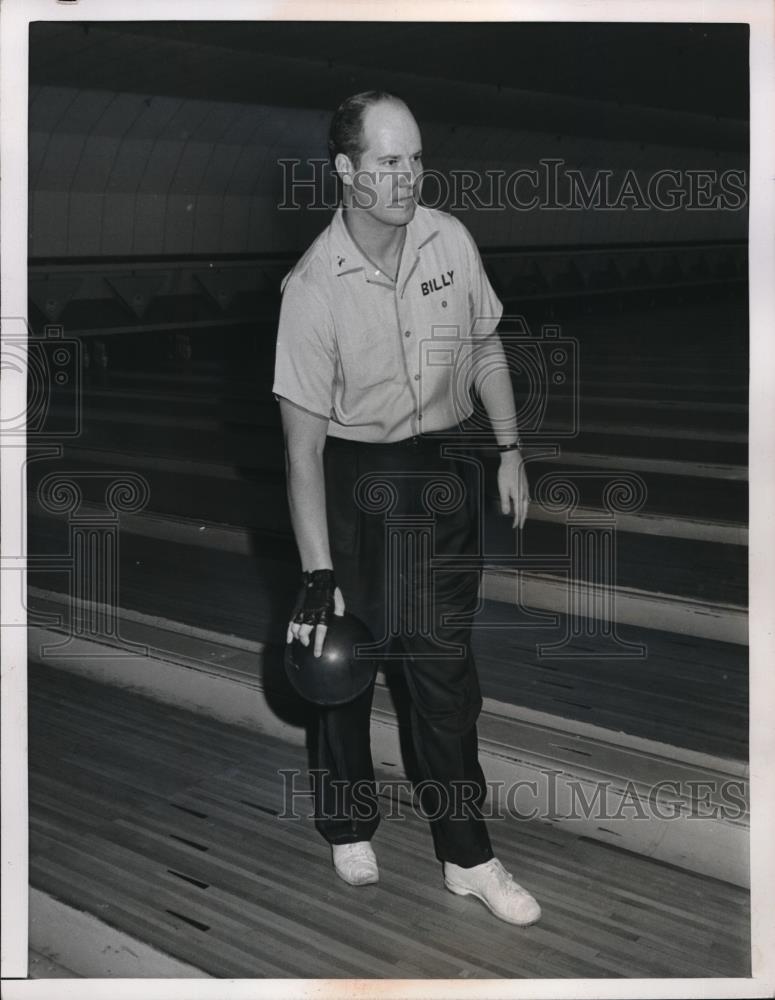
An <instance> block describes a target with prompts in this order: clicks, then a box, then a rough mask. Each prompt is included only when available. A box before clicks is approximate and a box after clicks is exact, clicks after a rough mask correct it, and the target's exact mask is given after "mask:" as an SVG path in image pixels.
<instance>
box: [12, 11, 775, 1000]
mask: <svg viewBox="0 0 775 1000" xmlns="http://www.w3.org/2000/svg"><path fill="white" fill-rule="evenodd" d="M774 14H775V3H774V2H773V0H608V2H606V0H541V2H536V0H512V2H505V0H500V2H499V0H477V2H476V3H473V2H470V0H425V2H416V3H412V2H409V0H343V2H339V3H337V4H336V5H334V4H330V3H323V2H321V0H286V2H275V3H273V2H270V0H152V2H143V0H133V2H132V0H77V2H71V3H66V4H65V3H59V2H57V0H0V177H1V178H2V184H0V231H1V234H2V238H1V240H0V277H1V279H2V280H1V281H0V316H2V317H9V318H13V317H25V316H26V310H27V210H28V201H27V103H28V102H27V89H28V77H27V65H28V25H29V22H31V21H37V20H45V21H53V20H61V21H94V22H97V21H124V20H141V21H155V20H162V21H164V20H173V21H174V20H212V21H219V20H294V21H295V20H330V21H340V20H341V21H346V20H363V21H366V20H374V21H380V20H386V21H389V20H396V21H434V20H436V21H474V22H476V21H499V20H505V21H512V20H519V21H584V22H597V21H620V22H660V21H661V22H700V23H701V22H707V23H723V22H727V23H729V22H733V23H745V22H748V24H749V25H750V69H751V77H750V79H751V92H750V96H751V106H750V111H751V118H750V121H751V169H750V188H749V212H750V230H749V236H750V242H749V251H750V346H751V362H750V365H751V379H750V480H749V482H750V496H751V499H750V531H749V538H750V544H749V558H750V562H749V578H750V604H749V608H750V611H749V622H750V679H751V700H750V704H751V723H750V736H751V757H750V759H751V764H750V774H751V869H752V878H751V912H752V921H751V934H752V963H753V964H752V969H753V978H751V979H747V978H740V979H715V978H714V979H615V980H608V979H604V980H603V979H600V980H585V979H561V980H550V979H546V980H544V979H540V980H499V979H493V980H484V981H478V982H461V981H458V980H411V981H410V980H364V981H352V980H284V979H283V980H224V979H213V980H162V979H137V980H126V979H110V980H87V979H73V980H67V979H57V980H27V979H26V978H24V977H26V975H27V919H28V884H27V860H28V854H27V757H26V740H27V730H26V712H27V687H26V656H27V641H26V629H25V624H26V613H25V609H24V606H23V602H22V591H21V588H20V585H19V579H21V574H19V573H18V572H17V571H15V570H14V571H8V572H2V573H0V609H2V630H1V632H2V634H1V635H0V642H1V646H0V653H1V662H2V687H1V689H0V697H1V698H2V701H1V703H0V711H1V713H2V714H1V716H0V723H1V724H2V733H1V735H2V744H1V746H0V750H1V751H2V793H1V795H2V797H1V798H0V807H1V808H2V819H3V827H2V857H1V858H0V877H1V878H2V897H1V900H0V916H1V917H2V966H1V968H0V972H1V973H2V976H3V988H2V993H3V996H5V997H7V998H8V1000H15V998H17V997H19V998H27V997H29V998H37V997H52V996H56V997H61V998H62V1000H66V998H69V997H73V998H75V997H78V998H79V1000H81V998H84V1000H85V998H89V997H106V996H110V997H111V998H115V1000H122V998H125V997H132V998H134V997H143V998H151V997H153V998H159V1000H162V998H165V1000H166V998H167V997H170V998H173V997H174V998H185V1000H198V998H200V997H201V998H211V997H212V998H216V997H217V998H218V1000H224V998H228V1000H231V998H235V1000H236V998H242V997H250V998H253V997H256V996H267V997H275V998H285V997H315V998H320V1000H322V998H328V997H331V998H334V997H336V998H341V997H345V996H347V997H364V998H365V997H369V998H373V997H384V998H387V997H401V998H405V997H417V998H420V997H423V998H426V997H427V998H430V997H440V998H441V997H443V998H453V997H466V998H468V997H487V998H500V997H504V998H505V997H515V998H516V997H547V998H549V997H551V998H562V997H582V996H583V997H593V996H594V997H617V998H619V997H622V998H624V997H633V998H636V997H638V998H639V997H644V998H645V997H762V996H773V995H775V855H774V853H773V843H774V842H775V835H774V834H773V831H775V798H774V797H773V787H772V786H773V782H772V780H771V774H772V772H773V767H775V726H774V725H773V722H772V719H773V717H775V684H773V682H772V679H771V676H770V673H771V665H772V664H774V663H775V624H774V620H775V615H774V614H773V609H775V587H773V564H775V436H774V435H773V429H775V391H773V387H774V385H775V383H774V376H775V347H773V339H775V195H774V192H773V185H774V184H775V180H774V178H773V164H775V128H773V121H774V120H775V119H774V117H773V115H774V112H775V101H773V95H775V16H774ZM723 71H724V67H721V66H720V67H719V73H723ZM10 325H13V323H12V321H10ZM15 332H16V330H15V329H14V330H11V329H9V320H3V328H2V333H3V337H4V338H5V337H6V336H8V335H10V336H13V335H14V333H15ZM4 348H5V345H4ZM5 359H6V355H5V350H4V353H3V364H2V376H3V377H2V394H0V418H2V420H3V421H5V420H10V419H12V417H13V416H14V415H16V414H19V413H22V412H24V409H25V406H26V379H25V378H24V373H19V372H13V371H12V370H11V368H8V369H7V368H6V364H5ZM24 456H25V449H24V447H21V446H15V447H14V446H10V445H9V444H8V442H7V441H6V442H2V441H1V440H0V503H1V505H2V534H1V535H0V537H1V538H2V545H3V558H4V560H7V559H9V558H11V557H13V556H14V555H17V554H21V553H23V552H24V551H26V537H25V525H24V521H23V516H24V506H23V489H22V486H23V482H22V469H23V462H24Z"/></svg>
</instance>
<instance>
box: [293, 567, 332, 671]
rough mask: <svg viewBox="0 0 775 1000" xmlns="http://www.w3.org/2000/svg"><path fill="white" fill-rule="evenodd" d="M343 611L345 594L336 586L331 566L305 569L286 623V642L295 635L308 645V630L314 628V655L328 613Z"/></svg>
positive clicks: (320, 646)
mask: <svg viewBox="0 0 775 1000" xmlns="http://www.w3.org/2000/svg"><path fill="white" fill-rule="evenodd" d="M344 611H345V604H344V597H343V596H342V591H341V590H340V589H339V587H337V586H336V581H335V580H334V573H333V570H330V569H318V570H313V571H312V572H310V573H306V572H305V574H304V580H303V583H302V589H301V591H300V593H299V597H298V600H297V602H296V609H295V612H294V614H293V617H292V618H291V621H290V622H289V623H288V631H287V634H286V642H293V640H294V639H298V640H299V642H301V644H302V645H303V646H308V645H309V642H310V634H311V633H312V631H313V630H314V632H315V639H314V642H315V646H314V650H313V653H314V655H315V656H320V655H321V653H322V652H323V644H324V642H325V639H326V633H327V632H328V623H329V621H330V617H331V614H332V613H333V614H335V615H339V616H340V617H341V616H342V615H343V614H344Z"/></svg>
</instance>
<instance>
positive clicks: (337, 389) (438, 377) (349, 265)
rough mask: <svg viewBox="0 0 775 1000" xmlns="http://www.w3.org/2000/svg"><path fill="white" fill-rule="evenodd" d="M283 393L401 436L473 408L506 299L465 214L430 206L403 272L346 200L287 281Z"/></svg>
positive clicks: (363, 435)
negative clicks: (360, 227) (479, 373)
mask: <svg viewBox="0 0 775 1000" xmlns="http://www.w3.org/2000/svg"><path fill="white" fill-rule="evenodd" d="M282 287H283V297H282V304H281V309H280V324H279V330H278V335H277V353H276V360H275V377H274V384H273V386H272V392H273V394H274V396H275V399H277V398H278V397H280V396H282V397H285V398H286V399H288V400H290V401H291V402H292V403H294V404H296V405H297V406H300V407H302V408H303V409H305V410H308V411H309V412H311V413H315V414H317V415H318V416H321V417H324V418H327V419H328V421H329V423H328V427H327V434H328V435H330V436H332V437H338V438H347V439H349V440H356V441H380V442H390V441H400V440H403V439H405V438H409V437H413V436H414V435H416V434H420V433H423V432H429V431H439V430H445V429H446V428H448V427H453V426H454V425H455V424H457V423H459V422H460V421H461V420H464V419H465V418H466V417H468V416H470V415H471V413H472V412H473V399H472V397H471V391H470V390H471V358H472V350H473V347H472V345H473V344H474V343H475V342H476V341H479V340H483V339H485V338H487V337H489V336H490V335H491V334H493V333H494V332H495V330H496V328H497V326H498V321H499V320H500V318H501V315H502V313H503V306H502V305H501V303H500V301H499V300H498V298H497V296H496V295H495V292H494V291H493V289H492V287H491V285H490V282H489V281H488V279H487V276H486V274H485V272H484V268H483V266H482V261H481V258H480V256H479V252H478V250H477V248H476V244H475V243H474V241H473V239H472V237H471V235H470V234H469V232H468V230H467V229H466V228H465V226H464V225H463V224H462V223H461V222H459V221H458V220H457V219H456V218H454V216H451V215H449V214H447V213H446V212H441V211H438V210H436V209H429V208H425V207H423V206H420V205H418V206H417V209H416V212H415V215H414V218H413V219H412V221H411V222H409V223H408V225H407V227H406V239H405V242H404V248H403V252H402V254H401V260H400V266H399V270H398V275H397V277H396V281H395V282H393V281H391V280H390V278H389V277H388V276H387V275H385V274H384V273H382V272H380V271H379V270H377V269H376V267H375V265H374V264H372V263H371V262H370V261H369V260H368V259H367V258H366V257H365V256H364V255H363V253H362V252H361V250H360V249H359V248H358V246H357V245H356V243H355V242H354V241H353V239H352V237H351V236H350V234H349V232H348V230H347V227H346V225H345V223H344V218H343V214H342V209H341V207H340V208H339V209H338V210H337V212H336V214H335V215H334V217H333V219H332V220H331V223H330V224H329V225H328V226H327V228H326V229H325V230H324V231H323V232H322V233H321V234H320V236H318V237H317V239H316V240H315V241H314V242H313V243H312V245H311V246H310V247H309V249H308V250H307V252H306V253H305V254H304V256H303V257H302V258H301V260H300V261H299V262H298V263H297V264H296V266H295V267H294V268H293V269H292V270H291V271H290V272H289V274H287V275H286V276H285V278H284V280H283V286H282Z"/></svg>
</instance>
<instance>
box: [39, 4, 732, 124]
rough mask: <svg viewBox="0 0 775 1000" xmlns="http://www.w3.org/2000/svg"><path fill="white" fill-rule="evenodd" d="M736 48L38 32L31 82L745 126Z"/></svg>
mask: <svg viewBox="0 0 775 1000" xmlns="http://www.w3.org/2000/svg"><path fill="white" fill-rule="evenodd" d="M747 45H748V27H747V25H735V24H725V25H719V24H715V25H714V24H673V25H671V24H639V25H628V24H549V23H546V24H525V23H523V24H518V23H506V24H499V25H497V26H495V25H492V24H484V23H472V24H464V23H412V22H387V23H380V24H379V25H378V26H377V25H375V24H373V23H372V24H369V23H352V22H350V23H347V22H309V23H299V22H278V21H275V22H261V21H250V22H246V21H240V22H233V21H232V22H228V21H226V22H196V21H190V22H185V21H175V22H153V21H137V22H107V21H103V22H91V23H88V22H37V23H35V24H33V25H32V26H31V44H30V80H31V83H33V84H55V85H60V86H61V85H66V86H78V87H82V88H89V87H91V88H95V89H102V88H107V89H111V90H116V89H119V87H121V84H122V82H123V87H121V89H126V90H131V91H134V92H138V91H140V92H147V93H151V94H175V95H180V96H187V97H201V98H205V97H206V98H209V99H214V100H235V101H241V102H250V103H253V102H256V103H275V104H284V105H287V106H296V107H298V106H301V107H321V108H331V107H332V106H335V105H336V104H337V103H338V102H339V100H341V98H342V97H343V96H345V95H346V94H347V93H350V92H352V90H353V89H356V90H357V89H366V88H368V87H372V86H376V87H381V86H386V85H387V84H390V83H392V82H393V81H394V80H395V79H396V77H401V78H403V79H404V80H406V79H407V78H411V79H413V80H414V81H416V83H417V84H418V90H421V87H420V86H419V84H421V82H422V80H423V79H432V80H433V81H434V82H435V83H436V84H437V85H438V84H440V83H442V82H444V81H448V82H449V84H450V86H451V87H452V88H453V89H452V90H451V91H450V92H451V93H452V94H453V95H454V92H455V91H454V88H458V89H459V88H460V87H461V85H466V84H467V85H469V86H470V87H472V88H475V89H476V90H477V92H478V93H479V94H480V95H481V94H489V95H490V100H489V101H487V102H482V101H481V100H479V101H478V102H477V104H478V111H477V115H478V116H480V117H483V118H484V119H485V120H486V119H488V118H489V119H490V120H491V121H494V120H497V114H498V104H499V99H500V98H501V97H503V96H504V95H509V94H514V93H517V92H521V93H524V94H526V93H530V94H533V95H542V96H544V97H545V98H550V97H553V98H555V99H574V100H578V99H582V100H586V101H589V102H600V101H602V102H606V103H607V104H609V105H610V107H611V108H612V109H615V108H617V107H621V108H651V109H663V110H664V111H666V112H679V113H680V112H683V113H687V112H688V113H691V114H694V115H704V116H710V117H712V118H721V119H733V120H738V121H744V120H745V119H747V116H748V58H747ZM280 65H283V66H285V67H286V68H287V70H288V71H287V72H282V73H281V74H280V75H279V77H278V74H277V68H278V66H280ZM482 88H484V89H482ZM412 89H414V88H412ZM464 104H465V102H461V106H460V108H459V109H456V108H455V106H454V101H453V102H452V107H450V108H449V109H447V114H448V115H449V116H450V117H453V116H454V115H455V113H456V111H458V112H459V114H460V116H461V119H462V120H465V118H466V117H467V116H468V113H469V111H470V109H468V108H466V107H464V106H463V105H464ZM597 117H599V115H598V116H597Z"/></svg>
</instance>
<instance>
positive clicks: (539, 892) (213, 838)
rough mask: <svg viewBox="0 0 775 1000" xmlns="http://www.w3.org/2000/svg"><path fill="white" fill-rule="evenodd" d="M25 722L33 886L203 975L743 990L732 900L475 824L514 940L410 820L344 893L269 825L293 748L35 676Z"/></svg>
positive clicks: (285, 830)
mask: <svg viewBox="0 0 775 1000" xmlns="http://www.w3.org/2000/svg"><path fill="white" fill-rule="evenodd" d="M29 720H30V730H29V750H30V770H29V791H30V871H31V882H32V885H33V886H34V887H35V888H38V889H41V890H43V891H45V892H47V893H49V894H51V895H53V896H55V897H57V898H59V899H61V900H62V901H63V902H65V903H68V904H70V905H72V906H75V907H77V908H80V909H83V910H86V911H88V912H91V913H94V914H95V915H97V916H99V917H100V918H101V919H102V920H103V921H105V922H106V923H108V924H110V925H112V926H114V927H116V928H118V929H119V930H121V931H124V932H126V933H129V934H131V935H133V936H134V937H135V938H138V939H140V940H144V941H149V942H152V943H153V944H154V945H155V946H156V947H157V948H159V949H161V950H163V951H165V952H166V953H167V954H169V955H172V956H174V957H176V958H178V959H180V960H182V961H185V962H188V963H190V964H192V965H194V966H196V967H197V968H199V969H201V970H203V971H204V972H205V973H208V974H209V975H212V976H215V977H237V978H252V977H302V978H310V977H314V978H318V977H330V978H368V977H379V978H424V977H433V978H488V977H490V978H500V977H507V978H523V977H524V978H544V977H552V978H563V977H572V978H577V977H591V978H606V977H721V976H731V977H739V976H746V975H749V974H750V965H749V936H748V935H749V900H748V893H747V892H746V891H744V890H742V889H740V888H736V887H734V886H731V885H729V884H726V883H722V882H718V881H715V880H713V879H709V878H706V877H703V876H700V875H697V874H693V873H690V872H686V871H683V870H679V869H676V868H674V867H672V866H668V865H664V864H660V863H658V862H654V861H650V860H647V859H645V858H642V857H639V856H637V855H633V854H629V853H626V852H623V851H621V850H617V849H615V848H613V847H611V846H609V845H606V844H601V843H599V842H594V841H591V840H587V839H585V838H584V837H579V836H576V835H574V834H570V833H568V832H566V831H565V830H560V829H557V828H555V827H553V826H552V825H550V824H547V823H542V822H537V821H531V822H528V821H517V820H516V819H513V818H507V819H500V820H493V821H492V822H491V824H490V825H491V830H492V836H493V841H494V845H495V848H496V852H497V854H498V855H499V856H500V857H501V858H502V860H503V861H504V862H505V863H506V864H507V865H508V866H509V868H510V869H511V870H512V871H513V872H514V873H515V876H516V877H517V879H518V880H520V881H522V882H523V883H524V884H525V885H526V886H528V887H529V888H530V889H531V890H532V891H533V892H535V894H536V896H537V897H538V898H539V899H540V901H541V903H542V905H543V917H542V920H541V921H540V922H539V923H538V924H536V925H534V926H533V927H530V928H527V929H520V928H515V927H511V926H509V925H507V924H503V923H501V922H499V921H497V920H495V919H494V918H493V917H492V916H491V915H490V914H489V913H488V912H487V911H486V910H485V909H484V907H483V906H482V905H481V904H480V903H479V902H478V901H475V900H471V899H464V898H459V897H456V896H453V895H452V894H450V893H448V892H447V891H445V889H444V888H443V885H442V881H441V872H440V866H439V865H438V863H437V862H436V860H435V859H434V856H433V852H432V848H431V839H430V834H429V832H428V829H427V825H426V824H425V822H424V821H423V820H422V819H421V818H420V817H419V816H417V815H416V814H414V813H413V811H412V810H411V808H409V807H408V806H407V807H406V808H404V809H401V810H400V812H401V813H402V816H401V818H400V819H399V818H395V817H394V818H385V819H383V822H382V825H381V827H380V829H379V831H378V833H377V837H376V840H375V845H376V847H377V850H378V852H379V857H380V861H381V881H380V883H379V884H378V885H375V886H369V887H365V888H362V889H352V888H350V887H348V886H346V885H345V884H344V883H342V882H341V881H340V880H339V879H338V878H337V877H336V876H335V874H334V872H333V870H332V868H331V865H330V860H329V857H330V856H329V853H328V849H327V847H326V845H325V844H324V842H323V841H322V839H321V838H320V837H319V836H318V835H317V834H316V833H315V832H314V829H313V828H312V824H311V822H310V821H309V820H308V819H293V818H283V817H282V816H281V813H283V812H284V811H285V807H286V805H287V802H288V800H287V797H286V795H285V793H284V789H283V783H282V777H281V771H282V770H284V769H285V770H287V769H290V770H293V769H299V770H303V769H304V767H305V766H306V753H305V751H304V750H303V748H301V747H294V746H290V745H287V744H285V743H282V742H279V741H277V740H275V739H272V738H270V737H268V736H265V735H262V734H259V733H255V732H251V731H248V730H245V729H240V728H238V727H233V726H229V725H226V724H223V723H220V722H218V721H215V720H213V719H211V718H207V717H204V716H200V715H194V714H191V713H189V712H186V711H184V710H181V709H178V708H174V707H171V706H169V705H165V704H160V703H158V702H155V701H150V700H148V699H145V698H142V697H140V696H138V695H136V694H133V693H131V692H129V691H126V690H123V689H121V688H119V687H114V686H107V685H101V684H97V683H94V682H93V681H90V680H87V679H84V678H81V677H78V676H75V675H73V674H71V673H69V672H68V673H65V672H62V671H58V670H55V669H52V668H51V667H47V666H41V665H39V664H34V663H33V664H31V666H30V714H29ZM302 809H303V805H302ZM394 811H396V812H397V811H399V810H397V809H394Z"/></svg>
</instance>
